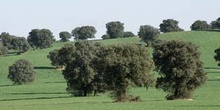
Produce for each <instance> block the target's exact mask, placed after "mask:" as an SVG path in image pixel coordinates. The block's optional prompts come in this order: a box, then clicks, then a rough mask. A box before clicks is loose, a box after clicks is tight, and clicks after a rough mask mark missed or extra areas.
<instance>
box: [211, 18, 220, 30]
mask: <svg viewBox="0 0 220 110" xmlns="http://www.w3.org/2000/svg"><path fill="white" fill-rule="evenodd" d="M211 28H212V29H220V17H219V18H218V19H216V20H215V21H212V22H211Z"/></svg>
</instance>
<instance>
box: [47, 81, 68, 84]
mask: <svg viewBox="0 0 220 110" xmlns="http://www.w3.org/2000/svg"><path fill="white" fill-rule="evenodd" d="M44 83H48V84H50V83H66V81H57V82H44Z"/></svg>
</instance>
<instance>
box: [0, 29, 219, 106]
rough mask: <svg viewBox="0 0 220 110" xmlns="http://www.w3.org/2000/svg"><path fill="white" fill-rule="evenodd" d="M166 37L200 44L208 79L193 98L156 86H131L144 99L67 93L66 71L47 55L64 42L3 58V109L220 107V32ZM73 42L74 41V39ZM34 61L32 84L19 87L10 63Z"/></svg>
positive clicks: (0, 73) (0, 75)
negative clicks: (217, 53)
mask: <svg viewBox="0 0 220 110" xmlns="http://www.w3.org/2000/svg"><path fill="white" fill-rule="evenodd" d="M160 38H161V39H164V40H174V39H175V40H183V41H190V42H193V43H195V44H197V45H198V46H199V50H200V51H201V59H202V61H203V62H204V65H205V69H206V71H207V73H208V81H207V82H206V84H205V85H204V86H202V87H201V88H199V89H197V90H196V91H195V93H194V96H193V100H192V101H188V100H174V101H167V100H165V98H164V97H165V96H166V94H167V93H164V92H163V91H162V90H156V89H155V88H149V89H146V88H131V89H130V90H129V93H130V94H132V95H136V96H140V97H141V99H142V102H123V103H113V99H112V98H111V97H109V93H105V94H99V96H95V97H94V96H90V97H72V96H71V95H70V94H68V93H67V92H66V82H65V80H64V78H63V76H62V72H61V71H58V70H56V69H54V68H53V67H52V66H51V65H50V61H49V59H47V54H48V53H49V52H50V51H51V50H53V49H57V48H60V47H61V46H62V45H64V43H55V44H54V46H53V47H52V48H49V49H43V50H34V51H29V52H28V53H26V54H22V55H19V56H18V55H16V54H15V53H13V52H11V53H9V54H7V55H6V56H5V57H0V109H1V110H68V109H75V110H113V109H114V110H161V109H163V110H174V109H175V110H176V109H177V110H218V109H220V98H219V97H220V93H219V91H220V68H219V67H218V66H217V63H216V62H215V60H214V59H213V56H214V50H215V49H216V48H218V47H220V33H219V32H193V31H192V32H177V33H167V34H162V35H161V36H160ZM139 41H140V39H138V38H121V39H112V40H103V41H100V42H102V43H104V44H113V43H139ZM70 43H72V42H70ZM21 58H23V59H27V60H29V61H30V62H32V63H33V65H34V67H35V71H36V73H37V74H36V78H35V81H34V82H33V83H31V84H26V85H20V86H15V85H13V84H12V82H11V81H10V80H9V79H7V75H8V66H10V65H12V64H13V63H14V62H15V61H16V60H18V59H21Z"/></svg>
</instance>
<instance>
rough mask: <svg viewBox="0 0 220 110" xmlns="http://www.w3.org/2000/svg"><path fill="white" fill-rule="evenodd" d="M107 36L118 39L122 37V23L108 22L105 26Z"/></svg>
mask: <svg viewBox="0 0 220 110" xmlns="http://www.w3.org/2000/svg"><path fill="white" fill-rule="evenodd" d="M106 28H107V34H108V35H109V37H110V38H119V37H123V36H124V23H121V22H120V21H113V22H108V23H107V24H106Z"/></svg>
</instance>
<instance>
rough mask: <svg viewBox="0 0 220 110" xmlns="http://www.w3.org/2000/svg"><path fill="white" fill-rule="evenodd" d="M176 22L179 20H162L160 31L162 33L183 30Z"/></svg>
mask: <svg viewBox="0 0 220 110" xmlns="http://www.w3.org/2000/svg"><path fill="white" fill-rule="evenodd" d="M178 23H179V22H178V21H176V20H174V19H166V20H163V23H161V24H160V31H161V32H164V33H167V32H177V31H184V30H183V29H181V28H179V26H178Z"/></svg>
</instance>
